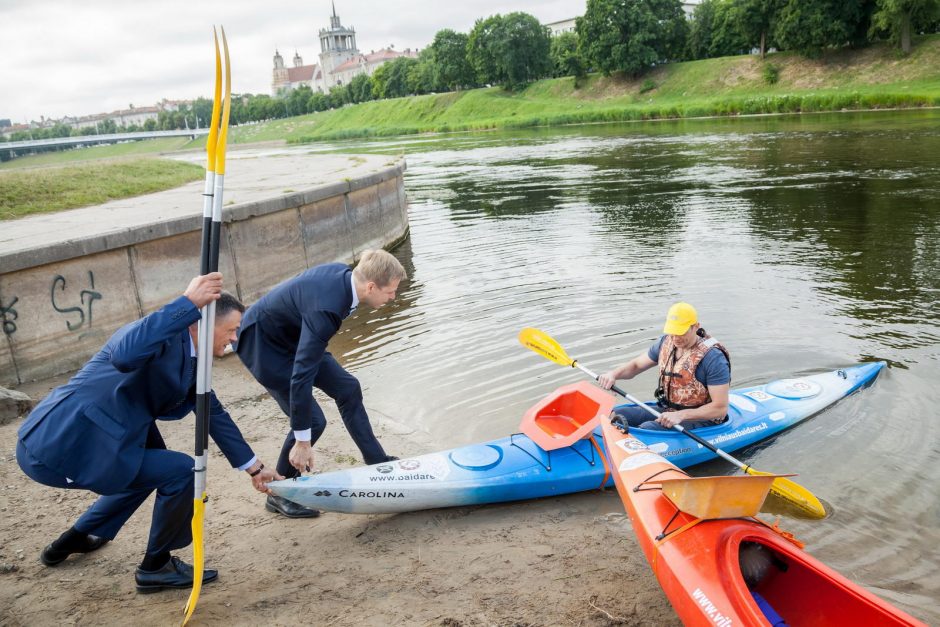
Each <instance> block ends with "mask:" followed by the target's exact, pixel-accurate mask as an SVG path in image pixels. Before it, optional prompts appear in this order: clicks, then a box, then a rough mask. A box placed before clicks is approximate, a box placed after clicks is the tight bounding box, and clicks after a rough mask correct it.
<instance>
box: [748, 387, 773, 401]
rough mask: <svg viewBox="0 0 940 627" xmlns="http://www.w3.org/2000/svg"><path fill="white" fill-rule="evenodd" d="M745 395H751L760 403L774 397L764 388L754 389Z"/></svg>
mask: <svg viewBox="0 0 940 627" xmlns="http://www.w3.org/2000/svg"><path fill="white" fill-rule="evenodd" d="M744 396H750V397H751V398H753V399H754V400H755V401H757V402H758V403H763V402H764V401H769V400H770V399H772V398H773V397H772V396H771V395H770V394H768V393H767V392H765V391H763V390H753V391H751V392H745V393H744Z"/></svg>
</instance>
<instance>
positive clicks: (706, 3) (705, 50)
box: [687, 0, 721, 59]
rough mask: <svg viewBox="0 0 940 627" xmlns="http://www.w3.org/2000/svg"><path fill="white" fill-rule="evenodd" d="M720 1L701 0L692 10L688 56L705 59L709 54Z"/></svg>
mask: <svg viewBox="0 0 940 627" xmlns="http://www.w3.org/2000/svg"><path fill="white" fill-rule="evenodd" d="M720 2H721V0H702V2H701V3H699V4H698V6H696V7H695V9H694V10H693V11H692V23H691V24H690V25H689V38H688V40H687V46H688V48H687V50H688V55H689V58H691V59H705V58H708V57H709V56H710V54H709V51H710V48H711V45H712V39H713V38H714V36H715V14H716V12H717V10H718V9H717V5H718V4H719V3H720Z"/></svg>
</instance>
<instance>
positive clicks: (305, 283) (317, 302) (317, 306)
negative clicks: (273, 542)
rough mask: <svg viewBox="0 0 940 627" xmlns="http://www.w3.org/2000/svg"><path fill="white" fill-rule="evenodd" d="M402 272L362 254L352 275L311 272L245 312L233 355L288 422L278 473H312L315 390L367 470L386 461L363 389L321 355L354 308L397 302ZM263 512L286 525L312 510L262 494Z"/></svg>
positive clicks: (337, 267)
mask: <svg viewBox="0 0 940 627" xmlns="http://www.w3.org/2000/svg"><path fill="white" fill-rule="evenodd" d="M405 276H406V275H405V269H404V268H403V267H402V265H401V263H399V261H398V260H397V259H395V257H394V256H393V255H391V254H389V253H387V252H385V251H384V250H367V251H365V252H364V253H363V254H362V257H361V258H360V260H359V264H358V265H357V266H356V269H355V270H351V269H350V268H349V267H348V266H346V265H344V264H341V263H329V264H324V265H320V266H315V267H313V268H310V269H309V270H307V271H305V272H302V273H301V274H299V275H297V276H295V277H293V278H291V279H288V280H287V281H284V282H283V283H281V284H280V285H278V286H276V287H275V288H274V289H273V290H271V291H270V292H269V293H268V294H267V295H265V296H264V297H263V298H261V300H259V301H258V302H257V303H255V304H254V305H252V306H251V307H249V308H248V312H247V313H246V314H245V319H244V320H243V322H242V326H241V329H240V330H239V332H238V342H237V344H236V346H235V352H236V353H238V356H239V358H241V360H242V362H243V363H244V364H245V366H246V367H247V368H248V370H249V371H251V374H252V375H254V377H255V379H257V380H258V382H259V383H260V384H261V385H263V386H264V387H265V388H267V390H268V392H269V393H270V394H271V396H272V397H273V398H274V400H275V401H277V403H278V405H280V407H281V410H282V411H283V412H284V414H286V415H287V417H288V418H290V428H291V431H290V432H289V433H288V434H287V438H286V439H285V440H284V446H283V447H282V449H281V455H280V457H279V458H278V462H277V471H278V473H280V474H281V475H284V476H285V477H297V476H299V475H300V474H301V473H302V472H304V471H308V470H310V469H311V468H312V467H313V444H314V443H315V442H316V441H317V439H318V438H319V437H320V436H321V435H322V434H323V431H324V430H325V429H326V416H324V414H323V410H322V409H320V406H319V405H317V403H316V401H315V400H314V399H313V388H314V387H317V388H319V389H321V390H323V391H324V392H326V394H327V395H328V396H329V397H330V398H332V399H333V400H335V401H336V405H337V407H338V408H339V413H340V416H342V419H343V423H344V424H345V425H346V430H347V431H349V435H351V436H352V439H353V441H354V442H355V443H356V446H358V447H359V450H360V452H361V453H362V457H363V458H364V459H365V462H366V463H367V464H377V463H379V462H384V461H388V460H390V459H397V458H394V457H392V458H390V457H389V456H388V455H386V454H385V451H384V450H383V449H382V445H381V444H379V441H378V440H377V439H376V437H375V434H374V433H373V432H372V425H371V424H370V423H369V416H368V414H367V413H366V408H365V406H364V405H363V402H362V388H361V387H360V385H359V381H358V380H356V378H355V377H354V376H352V375H351V374H349V373H348V372H346V370H344V369H343V367H342V366H340V365H339V363H338V362H337V361H336V359H335V358H334V357H333V356H332V355H331V354H330V353H329V352H328V351H327V350H326V348H327V344H328V343H329V341H330V338H331V337H333V335H335V334H336V332H337V331H338V330H339V328H340V325H341V324H342V323H343V319H344V318H346V316H348V315H349V314H350V313H351V312H352V310H353V309H355V308H356V306H357V305H358V304H359V303H365V304H366V305H368V306H370V307H373V308H376V309H377V308H379V307H381V306H382V305H384V304H385V303H387V302H389V301H390V300H392V299H394V298H395V292H396V291H397V290H398V284H399V283H400V282H401V281H402V280H403V279H404V278H405ZM265 507H266V508H267V509H268V510H269V511H272V512H278V513H280V514H283V515H285V516H288V517H290V518H310V517H314V516H319V514H320V512H318V511H317V510H315V509H311V508H308V507H303V506H301V505H298V504H296V503H293V502H291V501H288V500H287V499H285V498H282V497H279V496H274V495H268V499H267V503H266V505H265Z"/></svg>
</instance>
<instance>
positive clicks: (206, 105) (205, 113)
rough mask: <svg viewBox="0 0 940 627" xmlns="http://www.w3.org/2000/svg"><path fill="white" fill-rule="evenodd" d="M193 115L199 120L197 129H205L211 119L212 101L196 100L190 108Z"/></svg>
mask: <svg viewBox="0 0 940 627" xmlns="http://www.w3.org/2000/svg"><path fill="white" fill-rule="evenodd" d="M192 110H193V113H194V114H195V115H196V118H198V120H199V128H206V127H207V126H209V124H210V123H211V119H212V101H211V100H209V99H208V98H201V97H200V98H196V100H195V101H194V102H193V106H192Z"/></svg>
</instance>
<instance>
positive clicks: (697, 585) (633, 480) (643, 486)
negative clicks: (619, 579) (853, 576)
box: [601, 420, 924, 627]
mask: <svg viewBox="0 0 940 627" xmlns="http://www.w3.org/2000/svg"><path fill="white" fill-rule="evenodd" d="M601 424H602V426H603V431H604V443H605V445H606V447H607V450H608V457H609V459H610V460H611V469H612V471H613V475H614V482H615V483H616V485H617V491H618V492H619V493H620V498H621V499H622V500H623V503H624V507H625V508H626V510H627V513H628V514H629V516H630V518H631V520H632V521H633V529H634V531H635V532H636V535H637V539H638V540H639V542H640V546H641V547H642V548H643V552H644V553H645V554H646V559H647V560H648V561H649V563H650V566H651V567H652V568H653V573H654V574H655V575H656V578H657V579H658V580H659V583H660V585H661V586H662V588H663V590H664V591H665V593H666V596H667V597H668V598H669V601H670V602H671V603H672V606H673V608H675V610H676V613H677V614H678V615H679V618H680V619H681V620H682V622H683V623H684V624H685V625H710V626H713V627H732V626H737V625H783V624H786V625H791V626H803V625H807V626H814V627H815V626H828V625H839V626H843V625H879V626H881V625H924V623H921V622H920V621H918V620H917V619H915V618H913V617H912V616H910V615H908V614H906V613H904V612H902V611H901V610H899V609H897V608H895V607H893V606H892V605H891V604H889V603H887V602H886V601H884V600H882V599H880V598H878V597H877V596H875V595H874V594H872V593H870V592H868V591H867V590H865V589H864V588H863V587H861V586H860V585H858V584H855V583H853V582H852V581H850V580H848V579H846V578H845V577H843V576H842V575H840V574H839V573H837V572H835V571H834V570H832V569H831V568H829V567H828V566H826V565H825V564H823V563H822V562H820V561H819V560H817V559H815V558H813V557H812V556H810V555H809V554H807V553H806V552H805V551H803V550H802V549H801V548H800V547H801V546H802V545H801V543H799V542H798V541H797V540H795V539H793V538H792V536H790V535H789V534H786V533H785V532H782V531H780V530H779V529H776V528H775V527H774V528H772V527H769V526H768V525H766V524H765V523H763V522H762V521H760V520H758V519H756V518H752V517H749V516H741V517H737V518H717V519H708V517H709V516H713V515H720V514H716V510H715V508H716V507H717V510H722V509H723V508H724V511H725V512H728V511H733V510H734V508H735V507H736V506H737V505H739V504H738V503H735V502H734V501H735V500H736V499H738V500H740V499H741V498H743V499H744V500H746V498H744V497H742V495H743V494H744V490H742V489H739V488H740V487H742V486H743V485H744V483H745V482H747V481H748V480H749V479H762V478H759V477H714V478H691V479H690V478H689V476H688V475H687V474H686V473H684V472H683V471H681V470H679V469H678V468H677V467H676V466H674V465H673V464H671V463H669V462H668V461H666V460H665V459H664V458H663V457H661V456H659V455H657V454H655V453H653V452H652V451H650V450H649V448H647V446H646V445H645V444H643V443H642V442H640V441H639V440H637V439H636V438H634V437H633V436H631V435H625V434H623V433H621V432H620V431H619V430H618V429H617V428H615V427H614V426H613V425H611V424H610V421H609V420H601ZM718 484H721V485H722V486H724V487H725V488H727V487H728V486H730V490H727V491H726V492H725V496H726V497H729V498H725V499H724V501H723V502H722V498H720V497H715V496H714V494H713V493H712V492H713V490H717V489H718V487H719V486H718ZM751 485H752V484H751V483H748V486H751ZM767 487H768V488H769V485H768V486H767ZM718 491H720V490H718ZM690 493H691V496H690ZM703 495H704V497H703ZM763 495H766V489H764V491H763ZM709 497H712V499H711V501H710V500H709ZM739 497H740V498H739ZM703 498H704V502H703ZM715 502H717V506H716V505H715ZM762 502H763V496H760V497H759V502H758V503H757V506H756V508H755V510H754V513H756V511H757V508H759V506H760V503H762ZM679 506H681V507H682V509H683V510H684V511H680V509H679ZM729 507H730V509H728V508H729ZM689 511H692V512H696V515H692V514H690V513H687V512H689ZM697 516H702V518H699V517H697ZM781 621H784V622H781Z"/></svg>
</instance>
